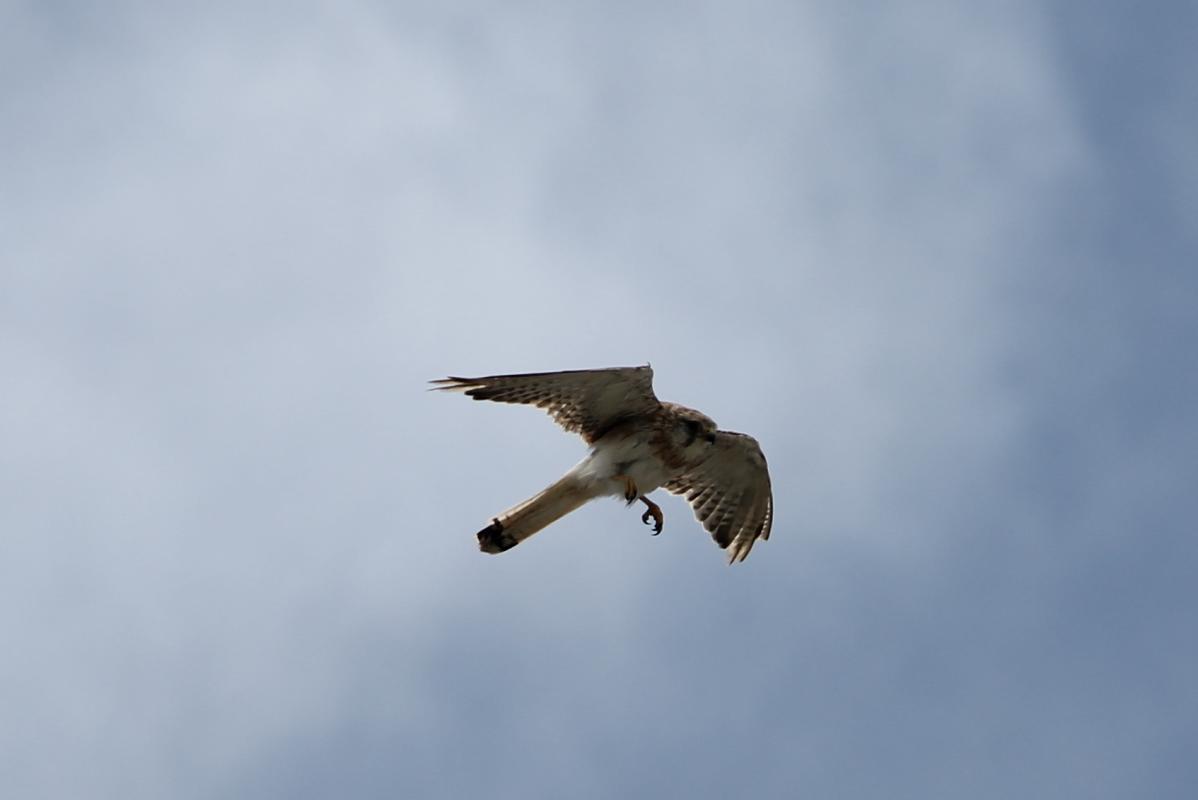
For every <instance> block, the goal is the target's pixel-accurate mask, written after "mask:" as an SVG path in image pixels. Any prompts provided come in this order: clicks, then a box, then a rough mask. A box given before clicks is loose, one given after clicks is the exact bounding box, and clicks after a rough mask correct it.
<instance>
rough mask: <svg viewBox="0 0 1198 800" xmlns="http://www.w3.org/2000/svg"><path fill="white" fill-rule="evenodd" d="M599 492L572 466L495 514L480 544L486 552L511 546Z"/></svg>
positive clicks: (499, 551) (481, 537)
mask: <svg viewBox="0 0 1198 800" xmlns="http://www.w3.org/2000/svg"><path fill="white" fill-rule="evenodd" d="M597 496H598V495H597V493H596V491H595V490H594V488H593V487H592V484H591V483H590V482H588V481H586V480H584V479H583V478H581V477H580V476H579V475H578V474H577V472H576V471H575V470H571V471H570V472H567V473H566V474H565V476H564V477H562V478H561V480H559V481H557V482H556V483H554V484H553V485H552V486H549V487H548V488H546V489H544V490H543V491H541V492H538V493H537V494H535V495H533V496H532V497H530V498H528V499H527V500H525V501H524V502H523V503H520V504H519V505H516V506H513V507H512V508H509V509H508V510H507V511H504V512H503V513H502V514H500V515H499V516H498V517H495V519H494V520H492V521H491V524H490V525H488V526H487V527H485V528H483V529H482V530H481V531H479V532H478V547H479V549H480V550H482V551H483V552H484V553H502V552H503V551H504V550H511V549H512V548H513V547H515V546H516V545H518V544H520V542H522V541H524V540H525V539H527V538H528V537H529V536H532V535H533V534H534V533H536V532H537V531H539V530H541V529H542V528H544V527H545V526H547V525H550V524H552V523H554V522H556V521H558V520H559V519H561V518H562V517H564V516H566V515H567V514H569V513H570V512H571V511H574V510H576V509H578V508H580V507H582V505H583V504H584V503H586V502H587V501H589V500H593V499H594V498H595V497H597Z"/></svg>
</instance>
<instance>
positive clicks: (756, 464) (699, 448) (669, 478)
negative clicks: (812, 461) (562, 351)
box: [435, 366, 773, 561]
mask: <svg viewBox="0 0 1198 800" xmlns="http://www.w3.org/2000/svg"><path fill="white" fill-rule="evenodd" d="M652 378H653V371H652V369H650V368H649V367H647V366H645V367H618V368H610V369H601V370H576V371H568V372H544V373H527V374H522V375H495V376H490V377H485V378H446V379H444V380H441V381H435V383H439V384H441V386H440V387H439V388H442V389H450V390H453V389H456V390H461V391H464V392H466V394H468V395H470V396H471V397H474V399H476V400H494V401H497V402H508V403H526V404H531V405H536V406H539V407H542V408H545V409H546V410H548V411H549V413H550V414H551V415H552V416H553V417H554V419H556V420H557V421H558V423H559V424H561V425H562V426H563V427H564V428H566V429H567V430H572V431H575V432H577V433H579V434H580V435H581V436H582V437H583V439H584V440H586V441H587V443H588V444H589V445H590V447H591V449H590V452H589V453H588V455H587V456H586V458H584V459H583V460H582V461H580V462H579V463H578V464H577V465H575V466H574V467H573V468H572V469H570V470H569V471H568V472H567V473H566V474H565V475H563V476H562V477H561V478H560V479H559V480H557V481H556V482H554V483H553V484H552V485H550V486H549V487H547V488H546V489H544V490H543V491H541V492H539V493H537V494H536V495H534V496H533V497H530V498H529V499H528V500H525V501H524V502H523V503H520V504H519V505H516V506H513V507H512V508H510V509H508V510H507V511H505V512H503V513H502V514H500V515H498V516H497V517H495V518H494V519H493V520H492V522H491V524H490V525H488V526H487V527H486V528H484V529H483V530H481V531H479V532H478V540H479V546H480V548H481V549H482V550H483V551H484V552H489V553H499V552H503V551H505V550H509V549H511V548H512V547H515V546H516V545H517V544H519V543H520V542H521V541H523V540H524V539H527V538H528V537H529V536H532V535H533V534H534V533H536V532H537V531H539V530H542V529H543V528H545V527H546V526H548V525H550V524H551V523H553V522H555V521H557V520H558V519H560V518H561V517H563V516H565V515H566V514H569V513H570V512H572V511H574V510H576V509H578V508H579V507H581V506H582V505H584V504H585V503H587V502H589V501H590V500H593V499H595V498H598V497H604V496H620V497H623V498H624V499H625V500H626V501H627V502H628V503H629V504H630V505H631V504H632V503H633V502H635V501H636V500H637V499H638V498H639V499H640V500H641V501H642V502H644V503H645V504H646V505H647V506H648V507H649V510H648V511H647V512H645V514H644V515H643V516H642V520H643V521H645V522H646V523H648V521H649V518H650V517H652V518H653V519H654V521H655V523H656V525H655V531H654V532H655V533H656V532H659V531H660V530H661V527H662V524H663V516H662V513H661V509H660V508H659V507H658V506H657V504H655V503H654V502H653V501H651V500H649V499H648V497H646V495H648V494H649V493H650V492H653V491H655V490H657V489H659V488H663V487H664V488H665V489H666V490H667V491H670V492H674V493H676V494H685V495H687V499H688V500H690V502H691V503H692V505H693V506H694V508H695V514H696V516H697V517H698V518H699V519H700V520H702V521H703V523H704V525H705V526H706V527H707V529H708V530H709V531H710V532H711V534H712V536H713V537H714V538H715V540H716V542H717V543H718V544H719V545H720V546H721V547H729V546H731V560H733V561H735V560H744V558H745V556H747V555H748V554H749V550H750V549H751V548H752V546H753V542H754V541H756V539H757V538H759V537H760V538H762V539H767V538H769V531H770V525H771V523H772V517H773V496H772V493H771V491H770V484H769V473H768V471H767V469H766V464H765V457H764V456H763V455H762V454H761V449H760V448H759V447H758V445H757V442H756V440H755V439H753V438H752V437H751V436H746V435H744V434H739V433H733V432H730V431H721V430H718V429H717V427H716V424H715V422H713V421H712V420H711V419H710V418H709V417H707V416H705V415H704V414H702V413H700V412H698V411H695V410H694V409H690V408H686V407H685V406H680V405H677V404H675V403H665V402H662V401H659V400H658V399H657V398H656V396H654V394H653V390H652Z"/></svg>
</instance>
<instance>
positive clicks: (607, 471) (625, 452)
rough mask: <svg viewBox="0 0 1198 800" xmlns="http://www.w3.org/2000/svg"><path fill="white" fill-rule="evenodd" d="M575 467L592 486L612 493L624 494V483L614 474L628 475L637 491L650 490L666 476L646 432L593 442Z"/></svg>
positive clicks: (658, 484)
mask: <svg viewBox="0 0 1198 800" xmlns="http://www.w3.org/2000/svg"><path fill="white" fill-rule="evenodd" d="M578 469H579V471H580V473H581V474H582V475H584V476H586V477H587V478H588V479H590V480H592V481H594V482H595V483H596V484H597V486H596V489H598V490H601V492H602V493H603V494H612V495H623V494H624V483H623V481H622V480H617V479H616V478H617V476H624V475H627V476H628V477H630V478H632V481H633V483H635V484H636V488H637V491H639V492H640V493H641V494H648V493H649V492H652V491H653V490H655V489H657V488H659V487H660V486H661V485H662V484H663V483H666V482H667V481H668V480H669V479H670V475H669V473H668V471H667V470H666V468H665V465H664V464H662V463H661V461H660V460H659V459H658V458H657V457H656V456H655V455H654V453H653V449H652V448H651V447H650V446H649V436H648V433H646V434H645V435H643V436H630V437H622V438H620V439H617V440H615V441H599V442H597V443H596V444H595V447H594V448H593V449H592V450H591V454H590V455H589V456H587V458H586V459H585V460H584V461H583V462H582V463H581V464H579V465H578Z"/></svg>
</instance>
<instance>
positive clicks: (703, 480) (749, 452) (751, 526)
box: [665, 431, 774, 564]
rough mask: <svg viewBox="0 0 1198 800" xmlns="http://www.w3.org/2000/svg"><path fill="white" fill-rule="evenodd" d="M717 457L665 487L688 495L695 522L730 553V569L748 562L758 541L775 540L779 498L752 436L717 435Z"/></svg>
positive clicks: (714, 454) (721, 432)
mask: <svg viewBox="0 0 1198 800" xmlns="http://www.w3.org/2000/svg"><path fill="white" fill-rule="evenodd" d="M711 449H712V451H713V452H712V453H711V455H710V456H709V457H708V458H706V459H705V460H704V461H702V462H701V463H699V464H698V465H696V466H694V467H692V468H690V469H688V470H687V471H686V472H684V473H683V474H682V475H680V476H679V477H677V478H675V479H674V480H672V481H670V482H669V483H667V484H666V485H665V489H666V490H667V491H669V492H672V493H674V494H682V495H686V499H687V502H689V503H690V504H691V508H693V509H694V510H695V518H696V519H698V520H699V521H700V522H702V523H703V527H704V528H706V529H707V531H708V533H710V534H711V538H713V539H715V541H716V544H718V545H719V546H720V547H722V548H725V549H727V550H728V563H729V564H731V563H732V562H734V561H744V560H745V557H746V556H748V555H749V551H750V550H751V549H753V543H754V542H756V541H757V539H759V538H761V539H768V538H770V526H771V525H773V522H774V495H773V490H772V489H771V488H770V473H769V469H768V468H767V466H766V463H765V455H764V454H763V453H762V452H761V446H760V445H758V444H757V440H756V439H754V438H753V437H752V436H746V435H745V434H743V433H732V432H731V431H717V432H716V437H715V442H714V443H713V444H712V447H711Z"/></svg>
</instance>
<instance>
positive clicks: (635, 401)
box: [432, 364, 661, 443]
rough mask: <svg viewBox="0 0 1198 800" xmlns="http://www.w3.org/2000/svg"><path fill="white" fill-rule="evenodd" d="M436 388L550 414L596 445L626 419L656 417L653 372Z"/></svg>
mask: <svg viewBox="0 0 1198 800" xmlns="http://www.w3.org/2000/svg"><path fill="white" fill-rule="evenodd" d="M432 383H435V384H438V385H437V386H436V387H435V388H437V389H445V390H450V391H453V390H457V391H463V392H465V393H466V394H467V395H469V396H470V397H473V398H474V399H475V400H494V401H495V402H497V403H525V404H527V405H533V406H536V407H538V408H543V409H545V410H546V411H548V412H549V416H551V417H553V419H554V420H555V421H556V422H557V424H559V425H561V426H562V427H563V428H565V429H566V430H567V431H570V432H572V433H578V434H580V435H581V436H582V438H584V439H586V440H587V442H588V443H590V442H593V441H594V440H595V439H597V438H599V437H600V436H602V435H603V433H604V432H606V431H607V430H608V429H609V428H610V427H611V426H612V425H613V424H615V423H616V422H619V421H620V420H622V419H627V418H631V417H637V416H641V415H645V414H652V413H655V412H656V411H657V410H658V409H660V407H661V403H660V402H658V400H657V396H656V395H654V394H653V368H652V367H650V366H649V365H647V364H646V365H645V366H643V367H611V368H608V369H580V370H568V371H564V372H530V373H525V374H522V375H490V376H487V377H485V378H454V377H450V378H444V379H442V380H438V381H432Z"/></svg>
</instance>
